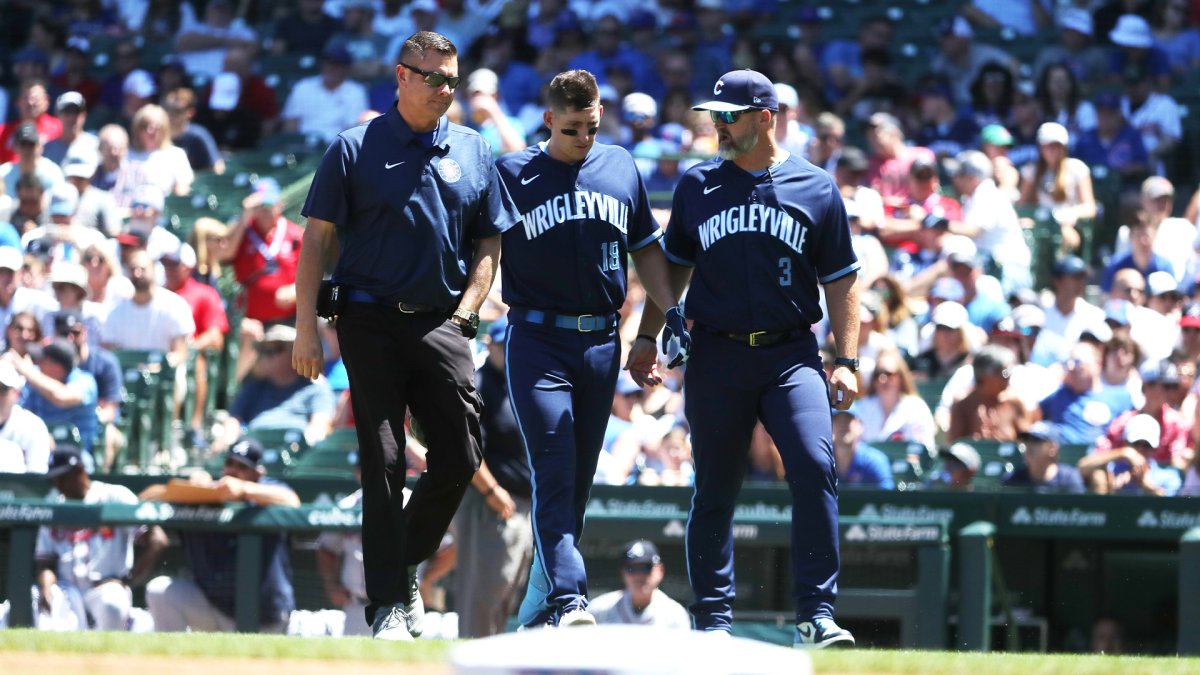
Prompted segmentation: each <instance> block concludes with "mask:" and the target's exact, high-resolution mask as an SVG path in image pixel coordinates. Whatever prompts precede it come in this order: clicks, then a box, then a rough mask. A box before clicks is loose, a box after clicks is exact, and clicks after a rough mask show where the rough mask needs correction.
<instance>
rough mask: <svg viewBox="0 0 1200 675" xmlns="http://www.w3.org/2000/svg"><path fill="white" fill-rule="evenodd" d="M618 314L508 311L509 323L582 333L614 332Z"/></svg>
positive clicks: (515, 308)
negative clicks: (529, 324)
mask: <svg viewBox="0 0 1200 675" xmlns="http://www.w3.org/2000/svg"><path fill="white" fill-rule="evenodd" d="M617 318H618V316H617V313H616V312H613V313H611V314H584V315H582V316H576V315H573V314H555V313H554V312H543V311H542V310H540V309H521V308H520V307H513V308H512V309H510V310H509V311H508V319H509V321H516V322H518V323H538V324H542V325H543V326H554V327H555V328H562V329H564V330H574V331H579V332H580V333H590V332H592V331H597V330H612V329H613V328H616V327H617Z"/></svg>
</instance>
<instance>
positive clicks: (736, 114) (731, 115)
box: [708, 110, 746, 124]
mask: <svg viewBox="0 0 1200 675" xmlns="http://www.w3.org/2000/svg"><path fill="white" fill-rule="evenodd" d="M744 112H746V111H745V110H735V111H733V112H725V111H722V110H709V111H708V116H709V117H710V118H712V121H713V124H716V123H717V122H720V123H722V124H733V123H735V122H737V121H738V120H739V119H741V118H742V113H744Z"/></svg>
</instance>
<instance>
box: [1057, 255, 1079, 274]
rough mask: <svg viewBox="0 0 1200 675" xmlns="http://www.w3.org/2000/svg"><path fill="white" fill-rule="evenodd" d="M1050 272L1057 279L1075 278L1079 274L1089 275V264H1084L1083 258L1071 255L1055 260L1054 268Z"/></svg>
mask: <svg viewBox="0 0 1200 675" xmlns="http://www.w3.org/2000/svg"><path fill="white" fill-rule="evenodd" d="M1050 271H1051V274H1052V275H1053V276H1056V277H1068V276H1069V277H1073V276H1076V275H1079V274H1087V273H1088V267H1087V263H1085V262H1083V258H1080V257H1079V256H1074V255H1069V256H1066V257H1064V258H1059V259H1058V260H1055V261H1054V267H1053V268H1052V269H1051V270H1050Z"/></svg>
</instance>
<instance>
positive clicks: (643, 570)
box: [625, 563, 654, 574]
mask: <svg viewBox="0 0 1200 675" xmlns="http://www.w3.org/2000/svg"><path fill="white" fill-rule="evenodd" d="M652 569H654V564H653V563H634V564H629V565H626V566H625V573H626V574H650V570H652Z"/></svg>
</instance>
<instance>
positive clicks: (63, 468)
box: [46, 443, 90, 480]
mask: <svg viewBox="0 0 1200 675" xmlns="http://www.w3.org/2000/svg"><path fill="white" fill-rule="evenodd" d="M77 466H82V467H83V470H84V471H88V465H87V461H86V460H85V458H84V454H83V450H82V449H81V448H80V447H79V446H78V445H75V444H73V443H59V444H58V445H57V446H55V448H54V451H53V452H51V453H50V464H49V468H47V469H46V478H47V479H48V480H54V479H55V478H58V477H59V476H65V475H66V474H68V473H70V472H71V470H73V469H74V468H75V467H77ZM89 473H90V472H89Z"/></svg>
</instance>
